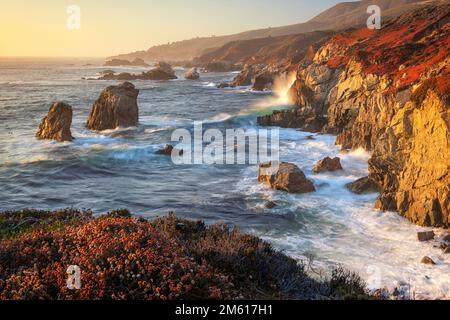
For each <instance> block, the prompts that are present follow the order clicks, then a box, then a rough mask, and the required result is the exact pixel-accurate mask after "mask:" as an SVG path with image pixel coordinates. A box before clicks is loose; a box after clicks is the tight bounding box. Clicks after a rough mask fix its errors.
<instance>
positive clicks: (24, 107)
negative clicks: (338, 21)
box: [0, 58, 450, 299]
mask: <svg viewBox="0 0 450 320" xmlns="http://www.w3.org/2000/svg"><path fill="white" fill-rule="evenodd" d="M106 69H113V70H115V71H126V72H133V73H138V72H141V71H143V70H144V69H143V68H135V67H133V68H116V67H114V68H110V67H102V66H101V61H98V60H95V59H93V60H91V59H43V58H42V59H31V58H28V59H25V58H23V59H12V58H11V59H10V58H2V59H0V122H1V126H0V210H13V209H14V210H17V209H23V208H36V209H49V210H50V209H56V208H65V207H77V208H89V209H92V210H93V211H94V213H95V214H99V215H100V214H103V213H105V212H107V211H108V210H112V209H116V208H127V209H129V210H130V211H132V212H133V213H134V214H136V215H138V216H142V217H145V218H152V217H156V216H162V215H165V214H167V213H168V212H169V211H173V212H175V213H176V214H177V215H178V216H180V217H185V218H190V219H202V220H204V221H205V222H207V223H217V222H220V223H225V224H228V225H230V226H237V227H239V228H240V229H241V230H243V231H246V232H250V233H252V234H254V235H257V236H259V237H261V238H263V239H265V240H267V241H269V242H270V243H272V244H273V245H274V247H275V248H277V249H280V250H283V251H284V252H285V253H286V254H288V255H290V256H292V257H294V258H296V259H298V260H302V261H304V262H305V263H306V264H309V263H311V266H312V269H311V271H312V272H313V273H314V274H316V275H317V274H322V275H323V276H326V275H327V272H329V271H330V270H331V269H332V268H333V267H335V266H337V265H343V266H344V267H346V268H348V269H350V270H353V271H356V272H358V273H359V274H361V276H362V277H363V278H364V279H365V280H366V282H367V283H368V286H369V287H370V288H372V289H376V288H380V287H386V288H389V289H390V290H393V288H401V289H403V290H409V291H410V294H411V297H414V296H415V297H416V298H424V299H433V298H449V297H450V293H449V291H450V277H449V274H450V272H449V270H450V263H449V260H448V258H446V257H445V255H444V254H443V252H442V250H440V249H439V248H435V247H434V245H435V243H433V242H428V243H420V242H418V241H417V231H422V230H429V229H426V228H421V227H418V226H415V225H412V224H411V223H409V222H408V221H407V220H405V219H404V218H402V217H400V216H398V215H397V214H396V213H392V212H385V213H383V212H379V211H377V210H374V209H373V203H374V201H375V199H376V197H377V195H376V194H369V195H354V194H352V193H350V192H349V191H348V190H346V189H345V184H346V183H348V182H351V181H354V180H356V179H357V178H360V177H363V176H366V175H367V160H368V159H369V157H370V155H369V154H368V153H367V152H365V151H363V150H356V151H353V152H350V153H341V152H340V148H339V147H338V146H336V145H335V137H334V136H331V135H319V134H311V133H307V132H301V131H298V130H296V129H280V131H279V132H280V159H281V160H282V161H288V162H292V163H295V164H297V165H298V166H299V167H300V168H301V169H302V170H303V171H304V172H305V174H306V175H307V176H308V178H309V179H311V180H312V181H313V182H314V184H315V186H316V189H317V192H315V193H310V194H300V195H293V194H287V193H283V192H280V191H272V190H269V189H268V188H266V187H265V186H262V185H259V184H258V181H257V176H258V166H257V165H205V164H202V165H175V164H174V163H173V162H172V161H171V158H170V157H164V156H160V155H156V154H155V151H156V150H158V149H161V148H162V147H164V145H165V144H166V143H171V141H170V139H171V133H172V132H173V131H174V130H175V129H180V128H186V129H188V130H191V129H192V127H193V122H194V121H202V122H203V123H204V128H205V129H208V128H215V129H219V130H221V131H224V130H226V129H235V128H244V129H252V128H254V129H258V126H257V124H256V117H257V116H258V115H262V114H267V113H270V112H271V111H272V110H274V109H280V108H287V107H288V106H287V105H286V101H285V99H284V94H283V93H284V92H285V90H286V88H287V85H286V88H282V89H280V91H278V92H263V93H261V92H253V91H251V90H250V89H249V88H246V87H240V88H227V89H218V88H216V85H217V84H219V83H221V82H223V81H229V80H231V79H232V78H233V77H234V76H235V74H234V73H202V74H201V80H200V81H190V80H185V79H184V77H183V74H184V71H183V69H182V68H176V72H177V75H178V77H179V79H178V80H173V81H165V82H159V81H134V82H133V83H134V84H135V86H136V87H137V88H138V89H139V90H140V94H139V97H138V105H139V114H140V117H139V118H140V125H139V127H137V128H118V129H116V130H109V131H105V132H92V131H89V130H87V129H86V128H85V123H86V121H87V118H88V116H89V112H90V109H91V107H92V104H93V102H94V101H95V100H96V99H97V98H98V96H99V94H100V92H101V90H102V89H104V88H105V87H106V86H108V85H111V84H116V83H117V82H115V81H100V80H92V81H88V80H83V79H82V78H83V77H96V76H98V75H99V72H101V71H102V70H106ZM283 90H284V91H283ZM54 101H64V102H67V103H69V104H70V105H71V106H72V107H73V111H74V115H73V122H72V135H73V136H74V137H75V140H74V141H73V142H67V143H57V142H53V141H40V140H37V139H36V138H35V137H34V135H35V133H36V131H37V128H38V125H39V123H40V121H41V120H42V118H43V117H44V116H45V115H46V114H47V112H48V109H49V107H50V105H51V103H52V102H54ZM311 136H312V138H311ZM326 156H339V157H340V158H341V161H342V165H343V167H344V170H343V171H341V172H337V173H327V174H317V175H314V174H312V172H311V170H312V168H313V167H314V164H315V163H316V162H317V161H318V160H320V159H322V158H324V157H326ZM267 201H274V202H275V203H277V206H276V207H275V208H273V209H268V208H266V207H265V203H266V202H267ZM440 232H441V231H440V230H436V233H437V234H439V233H440ZM423 256H429V257H431V258H432V259H433V260H434V261H435V262H436V263H437V264H436V265H435V266H429V265H424V264H421V263H420V260H421V259H422V257H423Z"/></svg>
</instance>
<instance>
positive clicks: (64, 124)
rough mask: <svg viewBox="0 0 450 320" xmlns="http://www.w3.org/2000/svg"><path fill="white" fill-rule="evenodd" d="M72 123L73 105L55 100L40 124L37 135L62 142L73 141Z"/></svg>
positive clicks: (40, 137)
mask: <svg viewBox="0 0 450 320" xmlns="http://www.w3.org/2000/svg"><path fill="white" fill-rule="evenodd" d="M71 124H72V107H71V106H70V105H68V104H67V103H64V102H55V103H53V104H52V106H51V107H50V109H49V111H48V114H47V116H46V117H45V118H44V119H43V120H42V122H41V124H40V125H39V129H38V131H37V133H36V137H37V138H38V139H50V140H57V141H60V142H63V141H72V139H73V137H72V133H71V131H70V126H71Z"/></svg>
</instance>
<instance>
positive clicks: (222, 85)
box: [217, 82, 231, 89]
mask: <svg viewBox="0 0 450 320" xmlns="http://www.w3.org/2000/svg"><path fill="white" fill-rule="evenodd" d="M230 87H231V86H230V84H229V83H228V82H222V83H221V84H219V85H218V86H217V88H219V89H223V88H230Z"/></svg>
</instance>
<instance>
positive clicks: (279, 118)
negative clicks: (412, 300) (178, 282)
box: [258, 5, 450, 228]
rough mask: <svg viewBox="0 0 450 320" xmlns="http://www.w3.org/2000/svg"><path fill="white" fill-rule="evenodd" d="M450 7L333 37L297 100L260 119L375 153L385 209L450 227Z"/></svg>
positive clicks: (300, 83)
mask: <svg viewBox="0 0 450 320" xmlns="http://www.w3.org/2000/svg"><path fill="white" fill-rule="evenodd" d="M449 12H450V6H449V5H431V6H428V7H426V8H421V9H420V10H417V11H413V12H410V13H407V14H405V15H402V16H400V17H399V18H397V19H394V20H392V21H390V22H389V23H387V24H386V26H385V27H384V28H383V29H382V30H380V31H376V32H373V31H370V30H368V29H366V28H363V29H360V30H350V31H347V32H342V33H339V34H337V35H335V36H333V37H331V38H330V39H329V40H328V41H327V42H325V44H323V45H322V46H321V47H320V48H319V49H318V50H317V51H315V53H314V55H313V58H312V59H310V57H305V59H304V60H303V62H302V63H301V66H300V67H299V68H298V70H297V80H296V81H295V83H294V84H293V86H292V88H291V90H290V95H291V99H292V102H293V103H294V104H295V105H296V107H295V108H293V109H291V110H283V111H275V112H273V114H272V115H267V116H262V117H259V118H258V123H259V124H260V125H269V126H274V125H275V126H281V127H289V128H299V129H301V130H304V131H310V132H324V133H331V134H336V135H337V142H336V143H337V144H338V145H341V146H342V149H346V150H349V149H358V148H364V149H365V150H367V151H370V152H372V157H371V159H370V160H369V172H370V175H369V178H370V180H371V181H372V182H373V183H375V184H376V185H377V186H378V187H379V189H380V190H381V195H380V197H379V199H378V200H377V202H376V204H375V206H376V208H378V209H380V210H387V211H397V212H398V213H399V214H400V215H402V216H404V217H406V218H407V219H409V220H410V221H411V222H413V223H416V224H419V225H422V226H433V227H443V228H448V227H449V225H450V224H449V222H450V215H449V213H450V201H449V199H450V187H449V186H450V158H449V156H450V125H449V120H448V119H450V113H449V112H450V111H449V110H450V109H449V105H450V100H449V92H450V88H449V83H450V61H449V58H448V57H449V56H450V55H449V48H450V46H449V45H448V35H449V32H450V31H449V30H450V24H449V21H448V16H449ZM410 25H414V28H410V27H408V26H410ZM425 49H426V52H428V53H425Z"/></svg>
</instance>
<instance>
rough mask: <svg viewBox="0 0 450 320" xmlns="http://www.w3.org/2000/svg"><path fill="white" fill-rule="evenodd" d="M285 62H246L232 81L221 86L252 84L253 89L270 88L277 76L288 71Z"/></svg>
mask: <svg viewBox="0 0 450 320" xmlns="http://www.w3.org/2000/svg"><path fill="white" fill-rule="evenodd" d="M286 69H287V68H286V66H285V65H283V64H270V65H265V64H246V65H245V66H244V68H243V69H242V71H241V72H240V73H239V74H238V75H237V76H236V77H234V79H233V80H232V81H231V82H228V83H221V84H220V85H219V86H218V87H219V88H227V87H232V88H234V87H243V86H252V90H255V91H264V90H270V89H271V88H272V85H273V83H274V81H275V79H276V77H277V76H279V75H280V74H281V73H283V72H285V71H286Z"/></svg>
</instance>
